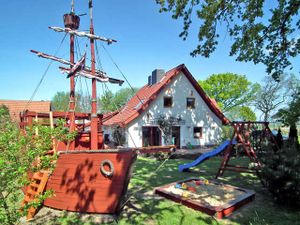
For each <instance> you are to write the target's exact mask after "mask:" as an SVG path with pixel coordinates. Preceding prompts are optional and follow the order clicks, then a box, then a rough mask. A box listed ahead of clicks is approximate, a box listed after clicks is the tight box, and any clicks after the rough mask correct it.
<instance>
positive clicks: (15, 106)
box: [0, 100, 51, 122]
mask: <svg viewBox="0 0 300 225" xmlns="http://www.w3.org/2000/svg"><path fill="white" fill-rule="evenodd" d="M0 105H5V106H6V107H7V108H8V109H9V114H10V118H11V119H12V121H15V122H20V117H19V115H20V112H23V111H24V110H29V111H35V112H39V113H47V112H50V107H51V102H50V101H31V102H30V103H28V100H0Z"/></svg>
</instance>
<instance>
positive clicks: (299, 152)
mask: <svg viewBox="0 0 300 225" xmlns="http://www.w3.org/2000/svg"><path fill="white" fill-rule="evenodd" d="M273 148H274V147H273ZM273 148H272V147H271V146H270V145H269V146H266V147H265V148H264V150H265V154H264V155H261V156H260V160H261V162H262V164H263V168H262V172H261V173H260V175H259V176H260V178H261V180H262V181H263V183H264V184H265V186H266V187H267V189H268V190H269V191H270V192H271V193H272V195H273V196H274V199H275V200H276V201H277V202H279V203H280V204H284V205H286V206H289V207H295V208H299V209H300V149H299V146H297V145H295V144H286V145H285V146H284V147H283V148H282V149H280V150H278V151H276V152H275V153H274V152H273Z"/></svg>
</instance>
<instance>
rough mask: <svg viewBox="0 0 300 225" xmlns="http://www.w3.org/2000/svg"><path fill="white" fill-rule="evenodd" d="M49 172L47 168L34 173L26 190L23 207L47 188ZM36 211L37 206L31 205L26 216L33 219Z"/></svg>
mask: <svg viewBox="0 0 300 225" xmlns="http://www.w3.org/2000/svg"><path fill="white" fill-rule="evenodd" d="M49 174H50V172H49V171H46V170H43V171H38V172H35V173H33V176H32V178H31V181H30V184H29V185H28V186H27V189H26V192H25V197H24V200H23V202H22V208H24V206H25V205H26V204H28V203H30V202H33V201H37V200H38V197H39V195H40V194H42V193H43V192H44V190H45V187H46V184H47V181H48V178H49ZM36 212H37V208H35V207H33V206H31V207H30V208H29V209H28V213H27V216H26V218H27V220H30V219H32V218H33V217H34V215H35V213H36Z"/></svg>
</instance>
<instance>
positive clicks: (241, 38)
mask: <svg viewBox="0 0 300 225" xmlns="http://www.w3.org/2000/svg"><path fill="white" fill-rule="evenodd" d="M156 2H157V3H158V4H160V6H161V9H160V12H171V13H172V18H173V19H180V18H182V19H183V23H184V25H183V31H182V32H181V34H180V37H182V38H183V39H184V40H185V39H186V38H187V37H188V35H189V29H190V27H191V25H192V20H195V19H194V18H195V17H194V16H195V15H196V16H197V18H198V19H199V20H200V21H196V24H197V25H198V24H200V25H198V26H199V32H198V40H199V44H198V45H197V46H196V49H195V50H193V51H192V52H191V55H192V56H197V55H201V56H204V57H209V56H210V54H211V53H213V52H214V51H215V49H216V48H217V46H218V44H219V40H223V37H220V35H221V34H223V32H224V28H225V29H226V31H227V32H226V34H229V36H230V37H231V40H232V45H231V51H230V53H229V54H230V55H231V56H236V60H237V61H243V62H247V61H252V62H253V63H255V64H257V63H263V64H265V65H266V66H267V73H269V74H272V76H273V78H274V79H278V78H279V75H280V74H282V72H283V71H284V69H285V68H287V67H290V68H291V67H292V63H291V58H294V57H296V56H297V55H299V52H300V37H299V36H297V32H298V30H299V29H300V19H299V16H298V13H299V7H300V2H299V0H289V1H286V0H275V1H270V2H269V1H264V0H231V1H225V0H218V1H216V0H203V1H199V0H184V1H175V0H156ZM192 18H193V19H192ZM220 38H221V39H220Z"/></svg>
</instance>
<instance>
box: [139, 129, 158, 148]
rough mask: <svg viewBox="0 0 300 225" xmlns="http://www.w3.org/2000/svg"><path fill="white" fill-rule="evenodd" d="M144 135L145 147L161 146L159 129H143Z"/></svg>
mask: <svg viewBox="0 0 300 225" xmlns="http://www.w3.org/2000/svg"><path fill="white" fill-rule="evenodd" d="M142 133H143V139H142V140H143V147H147V146H160V145H161V133H160V130H159V129H158V127H143V128H142Z"/></svg>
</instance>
